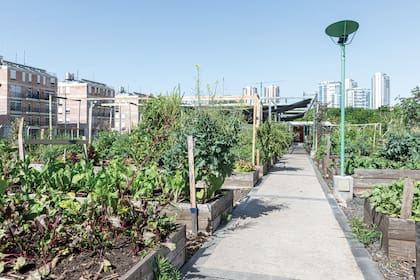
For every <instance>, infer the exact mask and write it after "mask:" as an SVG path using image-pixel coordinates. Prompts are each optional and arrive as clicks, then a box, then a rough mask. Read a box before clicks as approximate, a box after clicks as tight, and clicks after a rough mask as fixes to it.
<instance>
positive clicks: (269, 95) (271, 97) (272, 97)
mask: <svg viewBox="0 0 420 280" xmlns="http://www.w3.org/2000/svg"><path fill="white" fill-rule="evenodd" d="M261 99H262V101H263V103H264V104H268V103H269V102H275V103H279V102H280V87H279V86H277V85H269V86H266V87H264V94H263V96H261Z"/></svg>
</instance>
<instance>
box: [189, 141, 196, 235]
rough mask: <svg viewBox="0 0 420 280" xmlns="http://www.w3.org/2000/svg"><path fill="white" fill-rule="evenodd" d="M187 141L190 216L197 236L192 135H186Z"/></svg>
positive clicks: (193, 230) (193, 231) (194, 233)
mask: <svg viewBox="0 0 420 280" xmlns="http://www.w3.org/2000/svg"><path fill="white" fill-rule="evenodd" d="M187 141H188V166H189V176H190V202H191V209H190V211H191V218H192V225H191V228H192V233H193V235H194V236H197V233H198V209H197V201H196V197H195V195H196V193H195V192H196V190H195V176H194V174H195V173H194V139H193V137H192V136H188V137H187Z"/></svg>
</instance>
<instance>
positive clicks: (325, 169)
mask: <svg viewBox="0 0 420 280" xmlns="http://www.w3.org/2000/svg"><path fill="white" fill-rule="evenodd" d="M325 138H326V139H327V146H326V148H325V156H324V162H323V163H322V169H323V172H324V177H328V165H329V163H330V150H331V133H330V129H329V128H326V131H325Z"/></svg>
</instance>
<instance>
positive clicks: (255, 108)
mask: <svg viewBox="0 0 420 280" xmlns="http://www.w3.org/2000/svg"><path fill="white" fill-rule="evenodd" d="M256 125H257V98H256V95H254V113H253V116H252V165H255V142H256V136H257V127H256Z"/></svg>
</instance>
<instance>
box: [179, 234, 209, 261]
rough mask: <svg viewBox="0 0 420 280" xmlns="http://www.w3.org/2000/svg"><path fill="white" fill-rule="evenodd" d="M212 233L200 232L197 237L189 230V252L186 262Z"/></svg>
mask: <svg viewBox="0 0 420 280" xmlns="http://www.w3.org/2000/svg"><path fill="white" fill-rule="evenodd" d="M209 237H210V235H209V234H208V233H205V232H199V233H198V235H197V236H196V237H194V236H193V235H192V233H191V232H188V231H187V254H186V259H185V262H187V261H188V260H189V259H190V258H191V257H192V256H193V255H194V254H195V253H196V252H197V251H198V249H200V248H201V247H202V246H203V244H204V243H205V242H206V241H207V240H208V239H209Z"/></svg>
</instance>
